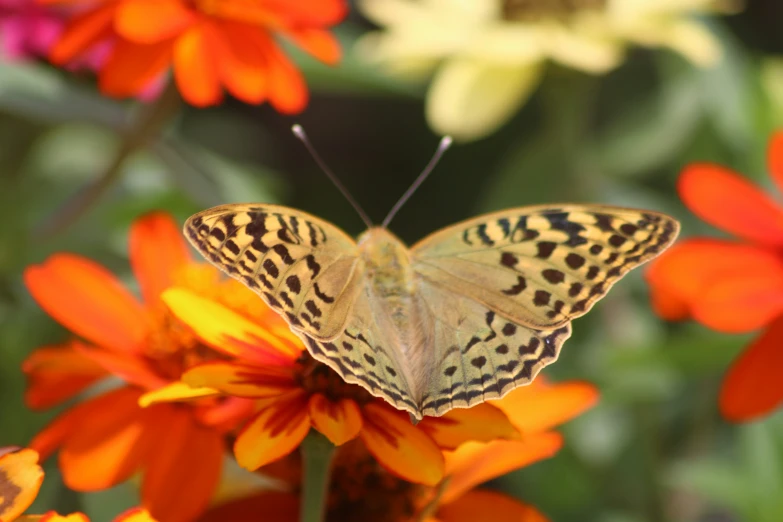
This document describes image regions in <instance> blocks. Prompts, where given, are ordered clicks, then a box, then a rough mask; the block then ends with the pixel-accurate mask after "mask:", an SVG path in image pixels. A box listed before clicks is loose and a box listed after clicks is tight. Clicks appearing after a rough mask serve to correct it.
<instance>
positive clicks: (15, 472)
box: [0, 449, 44, 521]
mask: <svg viewBox="0 0 783 522" xmlns="http://www.w3.org/2000/svg"><path fill="white" fill-rule="evenodd" d="M43 476H44V473H43V469H41V466H39V465H38V453H37V452H36V451H34V450H31V449H21V450H18V451H15V450H12V451H7V450H6V451H5V452H0V495H2V496H0V499H2V502H1V503H0V520H9V521H10V520H14V519H16V517H18V516H19V515H21V514H22V513H23V512H24V510H25V509H27V508H28V507H30V504H32V503H33V500H35V497H36V495H38V490H39V489H40V488H41V482H43Z"/></svg>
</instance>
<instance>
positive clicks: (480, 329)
mask: <svg viewBox="0 0 783 522" xmlns="http://www.w3.org/2000/svg"><path fill="white" fill-rule="evenodd" d="M419 299H420V300H421V301H422V303H424V305H425V306H424V308H425V309H426V316H427V321H428V322H429V323H430V324H431V327H430V332H431V333H430V335H431V338H430V339H429V342H427V343H426V345H427V346H426V348H427V349H428V350H430V351H431V368H430V370H429V372H428V373H429V379H428V380H427V382H426V385H425V387H424V390H423V395H422V398H421V401H420V402H421V413H422V414H423V415H433V416H438V415H443V414H444V413H446V412H447V411H448V410H450V409H452V408H467V407H469V406H473V405H474V404H478V403H481V402H484V401H486V400H490V399H497V398H500V397H502V396H503V395H505V394H506V393H508V392H509V391H511V390H513V389H514V388H517V387H519V386H523V385H525V384H528V383H530V382H531V381H532V380H533V379H534V378H535V377H536V375H537V374H538V372H539V371H540V370H541V369H542V368H543V367H544V366H546V365H548V364H551V363H553V362H555V361H556V360H557V357H558V355H559V354H560V348H561V347H562V345H563V343H564V342H565V341H566V339H568V338H569V337H570V336H571V325H570V324H569V323H566V324H565V325H564V326H560V327H558V328H554V329H551V330H535V329H532V328H528V327H526V326H523V325H521V324H517V323H514V322H511V321H509V320H507V319H505V318H503V317H502V316H500V315H499V314H497V313H495V312H493V311H492V310H490V309H489V308H487V307H486V306H484V305H482V304H481V303H479V302H478V301H476V300H474V299H471V298H469V297H465V296H463V295H460V294H459V293H456V292H452V291H451V290H449V289H446V288H443V287H441V286H439V285H437V284H433V283H431V282H428V281H426V280H422V281H421V282H420V284H419ZM443 303H448V306H447V307H444V306H443Z"/></svg>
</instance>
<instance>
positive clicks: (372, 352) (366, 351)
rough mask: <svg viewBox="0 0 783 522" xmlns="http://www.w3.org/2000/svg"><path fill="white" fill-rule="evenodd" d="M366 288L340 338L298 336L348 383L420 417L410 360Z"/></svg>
mask: <svg viewBox="0 0 783 522" xmlns="http://www.w3.org/2000/svg"><path fill="white" fill-rule="evenodd" d="M378 304H379V303H378V301H377V300H376V299H374V298H373V297H372V294H371V293H370V292H369V290H368V288H367V287H366V286H365V287H364V288H362V289H361V291H360V292H359V293H358V295H357V298H356V302H355V304H354V308H353V311H352V313H351V316H350V318H349V319H348V321H347V323H346V325H345V329H344V331H343V333H342V334H341V335H339V336H338V337H336V338H335V339H332V340H331V341H318V340H315V339H311V338H308V337H307V336H306V335H303V334H299V335H300V337H301V338H302V340H303V341H304V342H305V344H306V346H307V347H308V350H309V352H310V354H312V355H313V357H315V358H316V359H318V360H319V361H321V362H323V363H325V364H327V365H329V366H330V367H331V368H332V369H333V370H335V371H336V372H337V373H339V374H340V376H341V377H342V378H343V379H344V380H345V381H346V382H350V383H356V384H359V385H361V386H362V387H364V388H365V389H366V390H367V391H369V392H370V393H371V394H372V395H375V396H376V397H381V398H383V399H385V400H386V401H388V402H389V403H391V404H392V405H393V406H394V407H395V408H397V409H400V410H405V411H408V412H409V413H411V414H413V415H414V416H415V417H417V418H421V414H420V410H419V407H418V405H417V404H416V402H415V397H414V395H413V393H412V391H411V389H410V386H409V384H408V383H409V382H412V381H413V376H412V375H411V373H410V370H409V368H410V361H409V360H403V359H402V356H403V354H402V352H401V351H400V349H399V344H400V340H399V338H397V336H395V335H394V329H393V328H392V327H391V326H390V325H389V323H388V320H387V319H385V312H384V311H383V310H381V309H379V308H380V307H379V306H378Z"/></svg>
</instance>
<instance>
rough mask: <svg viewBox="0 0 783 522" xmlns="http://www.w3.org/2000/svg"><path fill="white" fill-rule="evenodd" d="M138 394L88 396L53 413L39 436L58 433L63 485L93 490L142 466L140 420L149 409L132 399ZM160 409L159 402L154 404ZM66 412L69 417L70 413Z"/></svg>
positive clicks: (116, 481)
mask: <svg viewBox="0 0 783 522" xmlns="http://www.w3.org/2000/svg"><path fill="white" fill-rule="evenodd" d="M140 394H141V393H140V392H139V391H137V390H134V389H131V388H120V389H118V390H115V391H111V392H108V393H106V394H104V395H101V396H99V397H97V398H94V399H91V400H89V401H87V402H84V403H82V404H80V405H79V406H77V407H76V408H73V409H72V410H70V411H68V412H66V413H65V414H63V415H62V416H61V417H58V418H57V419H56V420H55V421H54V423H52V424H51V425H50V426H48V427H47V428H46V429H45V430H44V432H42V433H40V434H39V435H38V436H36V438H35V439H33V442H32V444H31V445H33V446H36V445H38V444H41V439H42V437H45V434H46V433H47V432H50V433H49V435H48V437H56V435H57V434H58V433H57V432H58V431H60V432H63V431H64V432H65V433H63V434H62V435H61V437H62V447H61V448H60V459H59V463H60V470H61V472H62V475H63V481H64V482H65V484H66V485H67V486H68V487H69V488H71V489H74V490H76V491H95V490H99V489H105V488H108V487H111V486H115V485H117V484H119V483H121V482H124V481H125V480H127V479H128V478H129V477H130V476H131V475H132V474H133V473H134V472H135V471H136V470H137V469H139V467H140V466H141V465H142V464H143V459H144V458H145V457H146V454H147V450H148V449H149V448H148V447H147V445H146V444H144V443H143V442H144V441H143V440H142V437H143V435H144V428H145V425H144V421H145V418H146V417H147V415H148V412H149V411H150V410H142V409H141V408H139V407H138V405H137V402H138V399H139V395H140ZM157 408H161V406H157ZM69 414H70V415H69Z"/></svg>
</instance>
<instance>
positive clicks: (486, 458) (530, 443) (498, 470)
mask: <svg viewBox="0 0 783 522" xmlns="http://www.w3.org/2000/svg"><path fill="white" fill-rule="evenodd" d="M562 445H563V437H562V436H561V435H560V434H559V433H556V432H547V433H537V434H535V435H532V436H530V437H526V438H525V439H524V440H498V441H494V442H489V443H486V444H482V443H479V442H468V443H467V444H463V445H462V446H460V447H459V448H457V450H456V451H449V452H446V454H445V457H446V475H447V476H448V477H449V482H448V484H447V485H446V489H445V490H444V492H443V496H442V497H441V500H442V502H444V503H445V502H450V501H451V500H453V499H455V498H457V497H459V496H460V495H462V494H463V493H465V492H466V491H468V490H469V489H471V488H473V487H475V486H477V485H479V484H482V483H484V482H486V481H488V480H491V479H493V478H496V477H499V476H500V475H504V474H506V473H508V472H510V471H513V470H515V469H519V468H522V467H524V466H529V465H530V464H532V463H534V462H537V461H539V460H541V459H545V458H549V457H551V456H552V455H554V454H555V453H557V450H559V449H560V447H561V446H562Z"/></svg>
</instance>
